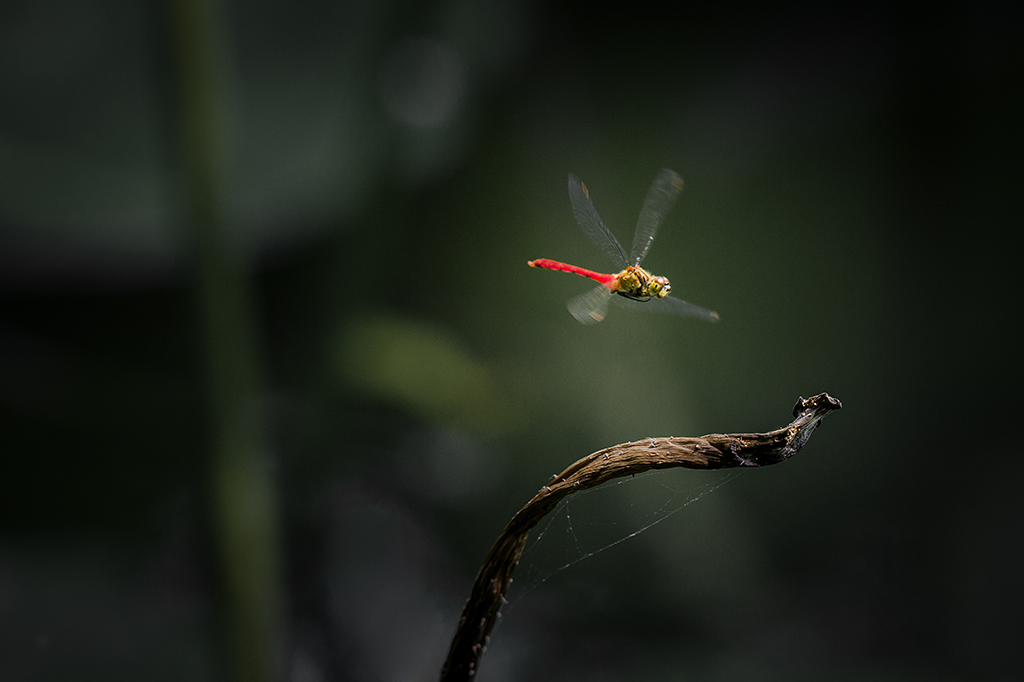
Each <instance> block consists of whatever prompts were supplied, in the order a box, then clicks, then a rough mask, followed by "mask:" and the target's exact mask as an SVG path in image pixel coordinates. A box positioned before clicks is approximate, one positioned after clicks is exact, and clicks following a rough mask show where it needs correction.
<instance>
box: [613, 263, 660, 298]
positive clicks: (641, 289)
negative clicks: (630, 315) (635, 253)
mask: <svg viewBox="0 0 1024 682" xmlns="http://www.w3.org/2000/svg"><path fill="white" fill-rule="evenodd" d="M610 288H611V290H612V291H614V292H615V293H617V294H618V295H620V296H625V297H626V298H632V299H634V300H637V301H646V300H649V299H651V298H664V297H665V296H668V293H669V292H670V291H671V290H672V285H670V284H669V283H668V277H661V276H658V275H652V274H651V273H649V272H647V271H646V270H644V269H643V268H641V267H640V266H637V265H630V266H629V267H628V268H626V269H625V270H623V271H622V272H620V273H619V274H617V275H616V276H615V279H614V280H612V283H611V287H610Z"/></svg>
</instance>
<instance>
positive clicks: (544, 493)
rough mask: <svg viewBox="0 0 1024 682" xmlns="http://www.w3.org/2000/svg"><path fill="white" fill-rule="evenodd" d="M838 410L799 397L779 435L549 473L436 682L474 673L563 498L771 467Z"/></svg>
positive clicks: (673, 443)
mask: <svg viewBox="0 0 1024 682" xmlns="http://www.w3.org/2000/svg"><path fill="white" fill-rule="evenodd" d="M840 407H842V404H841V403H840V402H839V401H838V400H836V399H835V398H833V397H831V396H830V395H828V394H827V393H822V394H820V395H816V396H814V397H813V398H809V399H807V400H804V399H803V398H800V399H799V400H798V401H797V403H796V406H795V407H794V408H793V416H794V417H795V419H794V420H793V422H792V423H791V424H790V425H789V426H786V427H785V428H781V429H779V430H778V431H770V432H768V433H734V434H718V433H714V434H710V435H707V436H702V437H700V438H647V439H645V440H640V441H636V442H633V443H623V444H622V445H613V446H612V447H610V448H605V449H604V450H599V451H598V452H595V453H593V454H591V455H587V456H586V457H584V458H583V459H581V460H579V461H578V462H576V463H575V464H573V465H572V466H570V467H569V468H568V469H566V470H565V471H563V472H562V473H560V474H558V475H557V476H555V477H554V479H553V480H552V481H551V483H549V484H548V485H546V486H544V487H543V488H541V490H540V492H538V493H537V494H536V495H535V496H534V497H533V499H532V500H530V501H529V502H527V503H526V506H525V507H523V508H522V509H520V510H519V511H518V512H517V513H516V515H515V516H513V517H512V520H511V521H510V522H509V524H508V526H506V527H505V530H504V531H502V533H501V535H500V536H499V537H498V540H497V541H496V542H495V543H494V546H493V547H491V551H490V552H489V553H488V554H487V558H486V559H485V560H484V563H483V566H481V567H480V573H479V574H477V577H476V582H475V583H474V584H473V589H472V591H471V592H470V595H469V601H467V602H466V607H465V609H464V610H463V611H462V618H461V619H459V627H458V629H457V630H456V631H455V637H453V638H452V644H451V647H450V648H449V649H448V659H447V660H446V661H445V664H444V668H443V669H442V671H441V680H442V682H454V681H456V680H459V681H461V680H469V679H471V678H472V677H473V675H475V674H476V671H477V669H478V666H479V663H480V658H481V656H483V653H484V649H485V648H486V646H487V641H488V636H489V635H490V632H491V629H492V628H493V627H494V623H495V621H496V620H497V617H498V610H499V609H500V608H501V603H502V601H503V599H504V596H505V591H506V590H507V589H508V586H509V584H510V583H511V582H512V573H513V572H514V571H515V569H516V565H517V564H518V563H519V557H520V555H521V554H522V553H523V546H524V545H525V544H526V537H527V535H528V534H529V532H530V529H532V528H533V527H534V526H536V525H537V523H538V522H539V521H540V520H541V519H542V518H544V516H545V515H546V514H547V513H548V512H550V511H551V510H552V509H554V508H555V507H556V506H558V503H559V502H561V501H562V499H563V498H565V497H566V496H568V495H570V494H572V493H574V492H579V491H581V490H586V489H587V488H593V487H595V486H598V485H601V484H602V483H604V482H606V481H610V480H611V479H613V478H620V477H622V476H631V475H634V474H640V473H643V472H645V471H649V470H651V469H670V468H672V467H684V468H687V469H724V468H728V467H743V466H748V467H756V466H767V465H769V464H777V463H778V462H781V461H783V460H786V459H789V458H790V457H792V456H793V455H795V454H796V453H797V452H798V451H799V450H800V448H802V447H803V446H804V444H805V443H807V440H808V439H809V438H810V437H811V433H813V432H814V429H816V428H817V427H818V424H819V423H821V420H822V418H823V417H824V416H825V415H826V414H828V413H829V412H833V411H835V410H838V409H839V408H840Z"/></svg>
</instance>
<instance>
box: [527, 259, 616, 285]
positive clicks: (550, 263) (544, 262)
mask: <svg viewBox="0 0 1024 682" xmlns="http://www.w3.org/2000/svg"><path fill="white" fill-rule="evenodd" d="M526 264H527V265H529V266H530V267H531V268H544V269H545V270H558V271H559V272H571V273H573V274H574V275H581V276H583V277H589V278H590V279H592V280H594V281H595V282H600V283H601V284H604V285H605V286H608V285H609V284H611V282H612V281H613V280H614V279H615V275H605V274H603V273H600V272H594V271H593V270H587V269H585V268H581V267H577V266H575V265H569V264H568V263H560V262H558V261H556V260H549V259H547V258H538V259H537V260H531V261H527V262H526Z"/></svg>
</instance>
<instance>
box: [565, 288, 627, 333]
mask: <svg viewBox="0 0 1024 682" xmlns="http://www.w3.org/2000/svg"><path fill="white" fill-rule="evenodd" d="M612 298H618V297H617V296H616V295H615V294H613V293H612V292H611V290H609V289H608V287H606V286H604V285H601V286H599V287H595V288H594V289H591V290H590V291H586V292H584V293H582V294H580V295H579V296H575V297H573V298H570V299H569V300H568V301H567V302H566V304H565V307H566V308H568V309H569V312H570V313H572V316H573V317H575V318H576V320H577V321H578V322H580V323H581V324H597V323H598V322H600V321H601V320H603V319H604V318H605V316H606V315H608V302H609V301H610V300H611V299H612Z"/></svg>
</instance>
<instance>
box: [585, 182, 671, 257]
mask: <svg viewBox="0 0 1024 682" xmlns="http://www.w3.org/2000/svg"><path fill="white" fill-rule="evenodd" d="M570 184H571V183H570ZM682 190H683V179H682V178H681V177H679V176H678V175H676V173H675V171H670V170H669V169H667V168H663V169H662V170H661V172H660V173H658V176H657V177H656V178H654V182H653V183H651V188H650V189H649V190H647V196H646V197H645V198H644V205H643V207H642V208H641V209H640V217H639V218H638V219H637V221H636V233H635V234H634V235H633V249H632V250H631V251H630V255H629V264H630V265H639V264H640V261H642V260H643V259H644V256H646V255H647V250H648V249H649V248H651V242H652V241H654V235H655V234H657V232H658V226H659V225H660V224H661V219H662V218H663V217H665V214H666V213H668V212H669V209H671V208H672V204H674V203H676V198H677V197H678V196H679V193H680V192H681V191H682ZM606 229H607V228H606Z"/></svg>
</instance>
